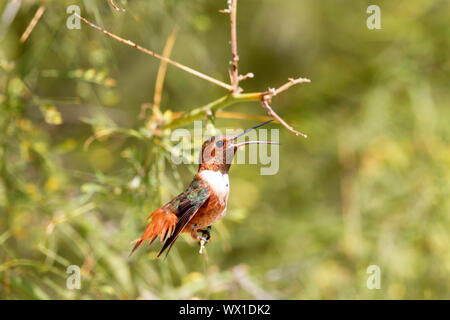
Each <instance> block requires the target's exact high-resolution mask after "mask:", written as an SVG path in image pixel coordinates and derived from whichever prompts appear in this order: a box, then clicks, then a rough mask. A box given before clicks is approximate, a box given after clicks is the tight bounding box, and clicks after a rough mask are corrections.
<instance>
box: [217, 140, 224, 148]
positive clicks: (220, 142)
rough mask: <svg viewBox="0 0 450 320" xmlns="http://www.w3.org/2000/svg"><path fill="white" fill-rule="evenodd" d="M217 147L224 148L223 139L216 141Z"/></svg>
mask: <svg viewBox="0 0 450 320" xmlns="http://www.w3.org/2000/svg"><path fill="white" fill-rule="evenodd" d="M216 147H217V148H222V147H223V141H222V140H219V141H217V142H216Z"/></svg>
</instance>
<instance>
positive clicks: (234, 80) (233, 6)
mask: <svg viewBox="0 0 450 320" xmlns="http://www.w3.org/2000/svg"><path fill="white" fill-rule="evenodd" d="M229 11H230V26H231V64H232V70H231V85H232V86H233V92H239V70H238V64H239V56H238V48H237V32H236V12H237V0H231V3H229Z"/></svg>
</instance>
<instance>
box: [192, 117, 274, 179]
mask: <svg viewBox="0 0 450 320" xmlns="http://www.w3.org/2000/svg"><path fill="white" fill-rule="evenodd" d="M272 121H273V120H269V121H266V122H263V123H260V124H258V125H256V126H254V127H252V128H250V129H247V130H245V131H244V132H242V133H240V134H238V135H234V136H225V135H218V136H213V137H211V138H210V139H208V140H207V141H205V142H204V143H203V146H202V152H201V154H200V166H199V170H213V171H221V172H222V173H228V170H230V166H231V162H233V158H234V155H235V153H236V151H237V149H238V148H240V147H243V146H246V145H248V144H278V143H276V142H270V141H244V142H240V143H238V142H237V139H238V138H239V137H241V136H243V135H244V134H246V133H247V132H249V131H251V130H254V129H256V128H259V127H261V126H263V125H265V124H267V123H269V122H272Z"/></svg>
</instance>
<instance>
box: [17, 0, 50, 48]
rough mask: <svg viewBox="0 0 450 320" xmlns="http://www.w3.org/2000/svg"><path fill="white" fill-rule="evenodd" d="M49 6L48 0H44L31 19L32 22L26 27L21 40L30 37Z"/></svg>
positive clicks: (23, 40)
mask: <svg viewBox="0 0 450 320" xmlns="http://www.w3.org/2000/svg"><path fill="white" fill-rule="evenodd" d="M46 8H47V0H43V1H42V4H41V6H40V7H39V8H38V9H37V10H36V13H35V14H34V17H33V19H31V21H30V24H29V25H28V27H27V28H26V29H25V32H24V33H23V34H22V36H21V37H20V42H22V43H24V42H25V41H27V39H28V37H29V36H30V34H31V32H33V30H34V27H36V25H37V23H38V22H39V20H40V19H41V17H42V15H43V14H44V12H45V9H46Z"/></svg>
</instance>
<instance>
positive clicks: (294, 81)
mask: <svg viewBox="0 0 450 320" xmlns="http://www.w3.org/2000/svg"><path fill="white" fill-rule="evenodd" d="M309 82H311V80H309V79H307V78H297V79H293V78H289V82H287V83H285V84H283V85H282V86H281V87H279V88H278V89H269V91H268V93H267V94H266V96H267V97H269V98H271V97H273V96H276V95H277V94H279V93H281V92H284V91H286V90H288V89H289V88H290V87H292V86H295V85H296V84H300V83H309Z"/></svg>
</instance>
